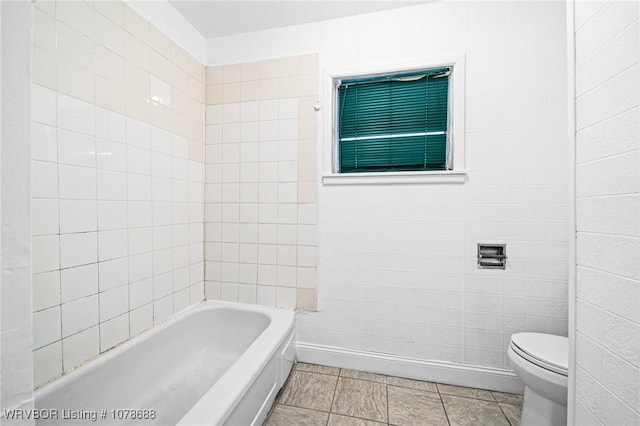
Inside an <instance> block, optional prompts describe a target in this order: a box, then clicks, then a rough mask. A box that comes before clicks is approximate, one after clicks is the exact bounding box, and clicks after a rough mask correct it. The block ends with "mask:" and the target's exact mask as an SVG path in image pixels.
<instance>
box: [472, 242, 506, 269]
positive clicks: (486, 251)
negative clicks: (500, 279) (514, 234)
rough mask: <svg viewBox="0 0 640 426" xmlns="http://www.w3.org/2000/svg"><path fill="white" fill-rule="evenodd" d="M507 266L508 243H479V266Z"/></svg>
mask: <svg viewBox="0 0 640 426" xmlns="http://www.w3.org/2000/svg"><path fill="white" fill-rule="evenodd" d="M506 266H507V245H506V244H478V268H480V269H505V268H506Z"/></svg>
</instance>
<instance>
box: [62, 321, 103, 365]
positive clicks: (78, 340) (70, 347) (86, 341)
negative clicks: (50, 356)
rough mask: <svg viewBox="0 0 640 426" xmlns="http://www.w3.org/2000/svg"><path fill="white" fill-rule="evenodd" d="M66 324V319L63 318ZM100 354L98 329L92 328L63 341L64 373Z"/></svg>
mask: <svg viewBox="0 0 640 426" xmlns="http://www.w3.org/2000/svg"><path fill="white" fill-rule="evenodd" d="M63 324H64V317H63ZM99 353H100V341H99V332H98V327H97V326H96V327H91V328H89V329H87V330H84V331H82V332H80V333H77V334H74V335H73V336H70V337H68V338H66V339H64V340H63V341H62V359H63V367H64V371H65V372H66V371H69V370H71V369H73V368H75V367H77V366H79V365H80V364H82V363H84V362H85V361H86V360H88V359H89V358H91V357H93V356H95V355H98V354H99Z"/></svg>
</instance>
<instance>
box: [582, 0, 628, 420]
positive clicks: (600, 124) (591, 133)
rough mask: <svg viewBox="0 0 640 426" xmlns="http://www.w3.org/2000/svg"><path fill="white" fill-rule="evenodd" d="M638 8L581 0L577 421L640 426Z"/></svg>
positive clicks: (621, 4)
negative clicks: (582, 0) (583, 0)
mask: <svg viewBox="0 0 640 426" xmlns="http://www.w3.org/2000/svg"><path fill="white" fill-rule="evenodd" d="M639 16H640V15H639V7H638V3H637V2H624V1H615V2H581V1H576V2H575V16H574V19H575V48H576V101H575V102H576V213H577V215H576V223H577V284H576V295H577V297H576V370H575V371H576V374H575V381H576V384H575V386H576V391H575V392H576V395H575V423H576V424H607V425H609V424H610V425H614V424H615V425H631V424H635V425H637V424H640V368H639V367H640V358H639V354H640V238H639V236H640V220H639V217H640V207H639V201H640V197H639V195H638V192H639V190H640V177H639V176H640V165H639V161H638V158H639V155H638V154H639V148H640V138H639V130H638V128H639V123H640V116H639V111H640V108H639V105H640V87H639V82H640V75H639V59H640V39H639V34H638V20H639Z"/></svg>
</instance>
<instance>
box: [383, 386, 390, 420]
mask: <svg viewBox="0 0 640 426" xmlns="http://www.w3.org/2000/svg"><path fill="white" fill-rule="evenodd" d="M385 382H386V380H385ZM384 391H385V393H386V395H387V424H391V416H390V415H389V384H388V383H385V384H384Z"/></svg>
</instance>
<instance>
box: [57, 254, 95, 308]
mask: <svg viewBox="0 0 640 426" xmlns="http://www.w3.org/2000/svg"><path fill="white" fill-rule="evenodd" d="M60 278H61V282H62V286H61V290H62V303H67V302H70V301H72V300H76V299H80V298H83V297H87V296H91V295H94V294H97V293H98V265H97V264H96V263H94V264H91V265H86V266H78V267H75V268H68V269H63V270H62V271H60Z"/></svg>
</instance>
